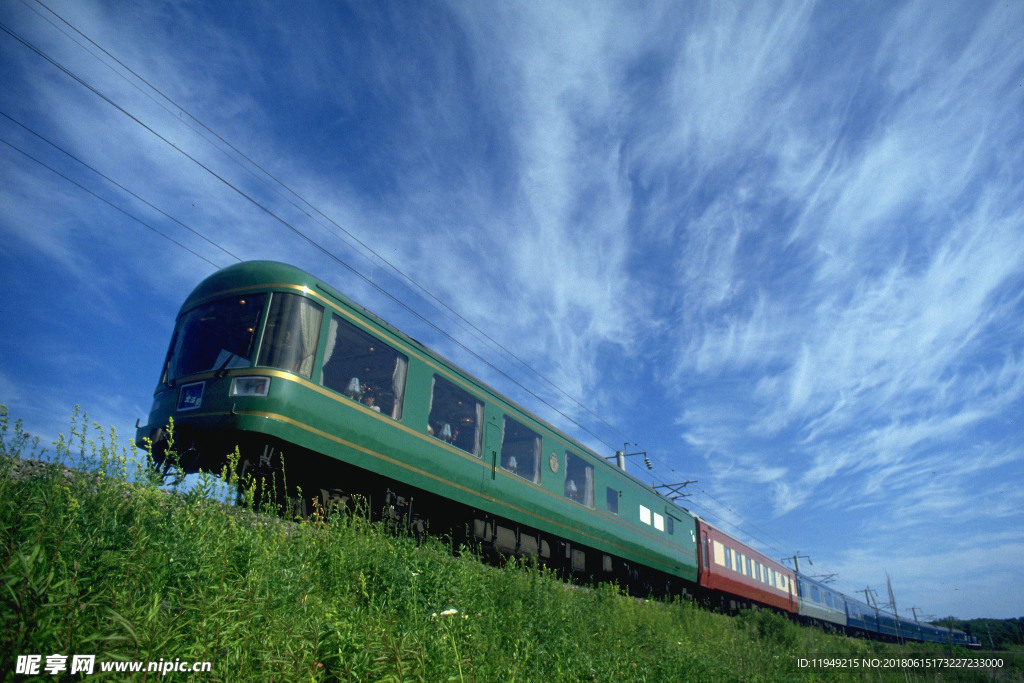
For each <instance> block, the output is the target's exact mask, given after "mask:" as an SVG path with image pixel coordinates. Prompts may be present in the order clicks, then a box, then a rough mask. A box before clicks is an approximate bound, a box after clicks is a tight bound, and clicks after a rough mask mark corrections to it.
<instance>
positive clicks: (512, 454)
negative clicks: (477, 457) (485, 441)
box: [501, 416, 541, 484]
mask: <svg viewBox="0 0 1024 683" xmlns="http://www.w3.org/2000/svg"><path fill="white" fill-rule="evenodd" d="M540 446H541V443H540V436H538V435H537V433H536V432H534V431H533V430H532V429H527V428H526V427H524V426H523V425H521V424H519V423H518V422H516V421H515V420H513V419H512V418H510V417H508V416H505V422H504V429H503V432H502V437H501V468H502V469H503V470H506V471H508V472H511V473H512V474H515V475H516V476H519V477H522V478H523V479H526V480H528V481H532V482H533V483H535V484H539V483H540Z"/></svg>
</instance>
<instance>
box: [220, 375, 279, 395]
mask: <svg viewBox="0 0 1024 683" xmlns="http://www.w3.org/2000/svg"><path fill="white" fill-rule="evenodd" d="M269 392H270V378H269V377H235V378H233V379H232V380H231V391H230V392H229V395H230V396H266V395H267V393H269Z"/></svg>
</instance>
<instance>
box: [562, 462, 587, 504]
mask: <svg viewBox="0 0 1024 683" xmlns="http://www.w3.org/2000/svg"><path fill="white" fill-rule="evenodd" d="M565 497H566V498H568V499H569V500H574V501H576V502H577V503H579V504H581V505H586V506H587V507H590V508H592V507H594V466H593V465H591V464H590V463H588V462H587V461H586V460H584V459H583V458H581V457H580V456H578V455H576V454H575V453H570V452H569V451H566V452H565Z"/></svg>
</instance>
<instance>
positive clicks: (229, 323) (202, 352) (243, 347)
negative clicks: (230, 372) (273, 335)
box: [163, 294, 267, 383]
mask: <svg viewBox="0 0 1024 683" xmlns="http://www.w3.org/2000/svg"><path fill="white" fill-rule="evenodd" d="M266 298H267V297H266V295H265V294H252V295H246V296H233V297H228V298H227V299H220V300H218V301H213V302H210V303H208V304H203V305H202V306H198V307H196V308H193V309H192V310H190V311H188V312H187V313H185V314H184V315H182V316H181V318H180V319H179V320H178V325H177V327H176V328H175V331H174V338H173V339H172V341H171V347H170V350H169V351H168V353H167V362H166V363H165V365H164V377H163V382H165V383H170V382H172V381H174V380H175V379H178V378H180V377H188V376H190V375H195V374H198V373H200V372H209V371H211V370H224V369H231V368H239V367H249V362H250V360H251V359H252V351H253V341H254V340H255V337H256V328H257V325H258V323H259V319H260V314H261V313H262V312H263V303H264V302H265V301H266Z"/></svg>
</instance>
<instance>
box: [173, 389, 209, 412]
mask: <svg viewBox="0 0 1024 683" xmlns="http://www.w3.org/2000/svg"><path fill="white" fill-rule="evenodd" d="M205 386H206V382H193V383H192V384H186V385H184V386H182V387H181V393H180V394H179V395H178V411H179V412H180V411H182V410H195V409H196V408H198V407H199V406H201V405H202V404H203V387H205Z"/></svg>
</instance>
